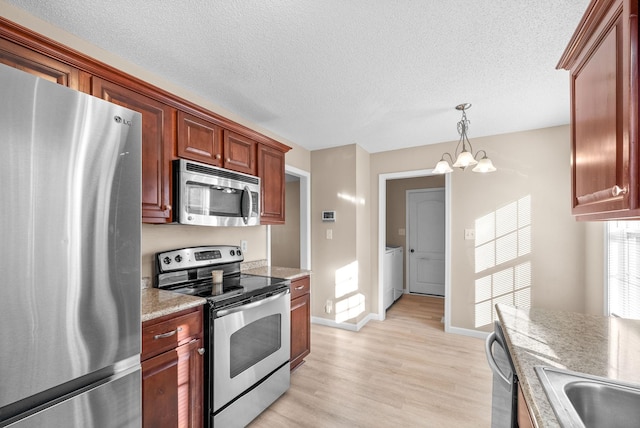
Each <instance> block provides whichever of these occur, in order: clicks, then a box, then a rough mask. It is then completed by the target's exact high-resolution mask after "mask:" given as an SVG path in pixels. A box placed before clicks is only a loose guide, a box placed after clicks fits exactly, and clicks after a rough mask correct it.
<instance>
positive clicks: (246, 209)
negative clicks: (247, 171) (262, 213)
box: [240, 186, 253, 224]
mask: <svg viewBox="0 0 640 428" xmlns="http://www.w3.org/2000/svg"><path fill="white" fill-rule="evenodd" d="M245 201H246V202H245ZM240 204H241V205H242V207H241V209H242V213H241V214H242V221H244V224H247V223H249V217H251V213H252V212H253V201H252V200H251V191H250V190H249V188H248V187H247V186H244V189H243V190H242V201H241V202H240Z"/></svg>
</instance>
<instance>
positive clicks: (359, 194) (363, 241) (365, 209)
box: [336, 145, 378, 322]
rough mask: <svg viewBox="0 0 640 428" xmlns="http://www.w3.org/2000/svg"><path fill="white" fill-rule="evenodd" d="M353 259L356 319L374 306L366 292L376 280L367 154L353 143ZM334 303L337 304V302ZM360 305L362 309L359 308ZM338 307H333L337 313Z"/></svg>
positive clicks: (351, 304) (372, 290)
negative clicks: (370, 232) (354, 169)
mask: <svg viewBox="0 0 640 428" xmlns="http://www.w3.org/2000/svg"><path fill="white" fill-rule="evenodd" d="M355 150H356V193H355V201H354V203H355V207H356V223H355V228H356V260H357V262H358V290H359V291H358V293H357V294H356V295H355V296H350V297H349V304H348V306H349V308H350V311H351V312H352V314H357V315H356V318H355V321H356V322H359V321H361V320H362V319H363V318H365V317H366V316H367V315H368V314H369V313H371V312H373V311H375V310H376V308H375V307H374V306H372V305H371V299H370V298H368V296H373V295H377V294H378V287H377V284H373V283H372V282H371V244H372V241H371V235H370V234H369V230H370V229H371V210H372V209H374V207H373V206H372V205H370V204H369V201H370V200H371V185H370V181H369V176H370V155H369V153H368V152H367V151H365V150H364V149H363V148H362V147H360V146H358V145H356V146H355ZM336 306H337V304H336ZM360 309H362V312H360ZM337 312H338V311H336V313H337Z"/></svg>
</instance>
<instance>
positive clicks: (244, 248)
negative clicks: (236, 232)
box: [240, 241, 249, 253]
mask: <svg viewBox="0 0 640 428" xmlns="http://www.w3.org/2000/svg"><path fill="white" fill-rule="evenodd" d="M248 247H249V245H248V244H247V241H240V249H241V250H242V252H243V253H246V252H247V248H248Z"/></svg>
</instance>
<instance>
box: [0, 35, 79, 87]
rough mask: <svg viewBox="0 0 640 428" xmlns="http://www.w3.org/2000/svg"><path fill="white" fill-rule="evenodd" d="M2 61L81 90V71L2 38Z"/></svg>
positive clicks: (0, 55) (0, 43) (0, 52)
mask: <svg viewBox="0 0 640 428" xmlns="http://www.w3.org/2000/svg"><path fill="white" fill-rule="evenodd" d="M0 63H1V64H5V65H8V66H10V67H13V68H17V69H19V70H22V71H26V72H27V73H30V74H34V75H36V76H38V77H41V78H43V79H46V80H49V81H50V82H55V83H59V84H61V85H64V86H68V87H69V88H72V89H76V90H79V89H80V80H79V71H78V69H77V68H75V67H72V66H70V65H68V64H65V63H63V62H60V61H56V60H55V59H53V58H50V57H48V56H46V55H42V54H41V53H38V52H35V51H33V50H31V49H27V48H25V47H23V46H20V45H17V44H15V43H11V42H10V41H8V40H4V39H0Z"/></svg>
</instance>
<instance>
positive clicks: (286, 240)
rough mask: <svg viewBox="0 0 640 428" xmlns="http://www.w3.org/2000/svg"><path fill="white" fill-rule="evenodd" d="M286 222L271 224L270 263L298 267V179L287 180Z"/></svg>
mask: <svg viewBox="0 0 640 428" xmlns="http://www.w3.org/2000/svg"><path fill="white" fill-rule="evenodd" d="M285 195H286V198H285V213H286V223H285V224H282V225H274V226H271V264H272V265H273V266H283V267H291V268H300V181H299V180H297V181H289V182H287V184H286V190H285Z"/></svg>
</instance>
